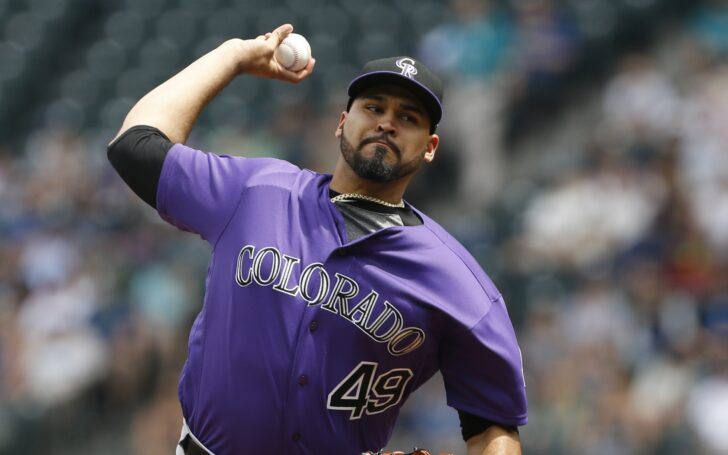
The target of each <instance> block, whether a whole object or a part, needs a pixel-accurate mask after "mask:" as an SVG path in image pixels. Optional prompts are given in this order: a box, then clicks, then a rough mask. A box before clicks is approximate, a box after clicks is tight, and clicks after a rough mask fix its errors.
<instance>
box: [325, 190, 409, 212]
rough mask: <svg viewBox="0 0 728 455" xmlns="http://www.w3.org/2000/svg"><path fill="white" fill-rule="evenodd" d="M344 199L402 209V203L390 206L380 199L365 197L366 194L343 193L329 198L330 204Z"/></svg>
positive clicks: (389, 203)
mask: <svg viewBox="0 0 728 455" xmlns="http://www.w3.org/2000/svg"><path fill="white" fill-rule="evenodd" d="M344 199H360V200H362V201H369V202H374V203H376V204H380V205H383V206H385V207H395V208H402V207H404V201H399V202H398V203H397V204H392V203H391V202H387V201H383V200H381V199H377V198H375V197H373V196H367V195H366V194H359V193H344V194H339V195H338V196H334V197H332V198H331V202H339V201H342V200H344Z"/></svg>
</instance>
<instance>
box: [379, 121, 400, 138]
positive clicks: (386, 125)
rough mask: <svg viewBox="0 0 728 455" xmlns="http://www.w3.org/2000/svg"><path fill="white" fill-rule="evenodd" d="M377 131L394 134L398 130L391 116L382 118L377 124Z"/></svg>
mask: <svg viewBox="0 0 728 455" xmlns="http://www.w3.org/2000/svg"><path fill="white" fill-rule="evenodd" d="M377 131H381V132H383V133H387V134H390V135H394V134H395V133H396V132H397V130H396V128H395V127H394V122H392V119H391V117H387V118H383V119H381V120H380V121H379V123H378V124H377Z"/></svg>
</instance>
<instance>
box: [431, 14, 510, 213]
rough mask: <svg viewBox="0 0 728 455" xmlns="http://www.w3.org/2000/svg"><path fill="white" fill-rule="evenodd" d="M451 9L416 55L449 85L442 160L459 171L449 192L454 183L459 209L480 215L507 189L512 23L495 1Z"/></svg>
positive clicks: (440, 132)
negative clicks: (505, 114) (505, 118)
mask: <svg viewBox="0 0 728 455" xmlns="http://www.w3.org/2000/svg"><path fill="white" fill-rule="evenodd" d="M448 7H449V13H450V15H449V16H448V18H447V21H445V22H443V23H442V24H441V25H439V26H437V27H435V28H434V29H433V30H432V31H430V32H429V33H427V34H426V35H425V36H423V37H422V39H421V40H420V42H419V44H418V46H417V49H418V51H417V52H418V54H419V56H420V58H421V59H422V61H423V62H425V64H427V65H428V66H430V67H431V68H432V69H433V70H434V71H436V72H438V73H439V74H440V75H441V76H443V77H444V79H445V82H446V84H447V89H446V92H447V95H446V96H445V97H444V100H443V102H444V106H443V108H444V111H445V112H446V115H445V116H444V117H443V122H442V124H441V125H440V128H439V130H438V133H439V134H440V135H441V136H442V137H443V141H442V147H441V150H440V153H439V154H438V159H440V158H442V159H454V160H456V162H457V169H458V176H457V178H456V180H455V182H452V183H450V184H449V185H448V187H452V184H453V183H454V184H455V185H456V197H457V198H458V199H459V200H460V203H461V204H463V205H464V206H466V207H468V208H475V209H478V208H482V207H484V206H486V205H487V204H488V203H489V202H491V201H492V199H493V197H494V196H495V195H496V194H497V192H498V191H499V190H500V189H501V186H502V183H503V177H504V173H503V165H504V163H503V156H502V151H501V148H502V147H501V143H500V139H501V131H502V112H501V111H502V108H503V104H504V101H505V100H504V96H503V95H504V93H505V92H504V89H503V86H504V82H505V81H504V78H505V77H506V73H505V70H506V68H507V65H508V60H509V58H510V52H511V50H512V46H513V42H514V38H515V35H514V29H513V20H512V18H511V17H510V15H508V14H507V13H506V12H505V11H504V10H503V9H502V8H500V7H499V6H498V5H497V2H495V1H491V0H485V1H483V0H450V1H449V2H448ZM447 204H448V205H449V204H450V201H448V202H447Z"/></svg>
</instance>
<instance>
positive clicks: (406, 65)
mask: <svg viewBox="0 0 728 455" xmlns="http://www.w3.org/2000/svg"><path fill="white" fill-rule="evenodd" d="M395 64H396V65H397V68H401V69H402V73H401V74H402V76H407V77H408V78H410V79H414V78H415V74H417V68H415V61H414V60H413V59H411V58H409V57H404V58H401V59H399V60H397V61H396V62H395Z"/></svg>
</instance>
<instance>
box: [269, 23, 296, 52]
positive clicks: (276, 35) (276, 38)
mask: <svg viewBox="0 0 728 455" xmlns="http://www.w3.org/2000/svg"><path fill="white" fill-rule="evenodd" d="M292 31H293V25H291V24H283V25H281V26H280V27H278V28H277V29H275V30H273V32H272V33H270V34H268V33H266V38H267V39H270V40H271V42H272V43H273V46H274V47H278V45H279V44H281V41H283V40H284V39H286V36H288V35H290V34H291V32H292ZM268 35H270V36H268Z"/></svg>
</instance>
